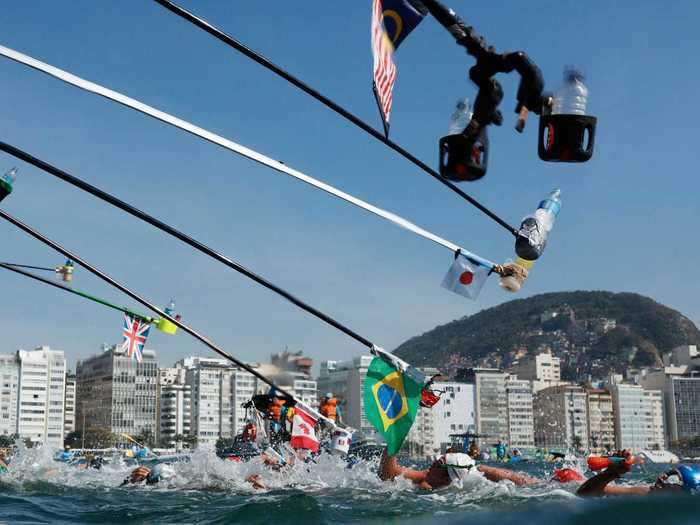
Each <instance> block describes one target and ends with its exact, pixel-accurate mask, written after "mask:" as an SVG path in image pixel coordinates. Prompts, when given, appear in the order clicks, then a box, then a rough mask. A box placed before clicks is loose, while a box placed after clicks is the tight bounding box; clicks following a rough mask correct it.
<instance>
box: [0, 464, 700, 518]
mask: <svg viewBox="0 0 700 525" xmlns="http://www.w3.org/2000/svg"><path fill="white" fill-rule="evenodd" d="M174 468H175V472H176V476H175V477H174V478H173V479H171V480H169V481H167V482H166V483H161V484H159V485H156V486H150V487H126V488H120V487H119V484H120V483H121V481H122V480H123V479H124V478H125V477H126V476H127V474H128V473H129V472H130V471H131V468H130V467H127V466H125V465H117V464H115V465H109V466H105V467H103V468H102V470H99V471H95V470H90V471H86V470H79V469H76V468H75V467H72V466H69V465H66V464H61V463H56V462H54V461H53V460H52V458H51V452H50V451H48V450H28V451H22V452H21V453H20V455H19V456H18V457H16V458H15V459H14V461H13V463H12V465H11V470H10V472H8V473H5V474H2V475H0V522H1V523H32V524H33V523H52V524H54V523H55V524H63V523H65V524H79V523H130V524H133V523H215V524H218V523H222V524H223V523H246V524H258V523H259V524H263V523H265V524H267V523H273V524H279V525H283V524H297V523H299V524H314V523H326V524H332V525H337V524H344V523H377V524H379V523H391V524H394V523H395V524H399V523H402V524H403V523H408V524H423V523H425V524H427V523H444V524H462V523H464V524H498V525H509V524H518V525H528V524H533V525H534V524H537V525H540V524H556V525H574V524H575V525H579V524H593V525H627V524H630V525H643V524H648V523H665V524H678V525H686V524H687V525H690V524H695V525H697V524H698V523H700V499H697V497H693V496H683V495H681V496H673V497H665V496H653V497H651V496H650V497H636V498H607V499H599V500H583V499H580V498H578V497H577V496H576V495H575V494H574V492H575V489H576V487H575V486H573V485H568V486H567V485H561V484H558V483H554V482H547V481H543V483H542V484H541V485H538V486H533V487H528V488H522V487H515V486H513V485H512V484H510V483H507V482H502V483H491V482H489V481H486V480H483V479H476V480H473V481H472V482H470V483H469V484H466V485H465V487H464V488H463V489H456V488H449V489H446V490H442V491H437V492H434V493H429V492H424V491H420V490H417V489H415V488H414V487H413V486H412V485H411V484H410V483H408V482H406V481H405V480H402V481H397V482H393V483H383V482H381V481H380V480H379V479H378V478H377V476H376V462H363V463H360V464H357V465H355V466H354V467H353V468H352V469H348V468H347V467H346V464H345V463H344V462H343V461H341V460H340V459H338V458H336V457H332V456H323V457H321V458H319V461H318V462H317V463H316V464H298V465H295V466H293V467H291V468H290V469H288V470H286V471H284V472H272V471H270V470H268V469H267V468H265V467H264V466H263V465H261V464H260V463H259V462H258V461H257V460H254V461H251V462H249V463H244V464H241V463H232V462H228V461H223V460H220V459H218V458H217V457H216V456H215V455H214V454H212V453H207V452H197V453H196V454H195V455H194V456H193V459H192V461H191V462H189V463H180V464H176V465H175V466H174ZM553 468H554V467H553V466H552V465H550V464H545V463H536V464H533V463H529V464H521V465H519V467H518V470H524V471H527V472H528V473H530V474H532V475H534V476H537V477H540V478H542V479H543V480H546V479H548V478H549V477H550V475H551V472H552V469H553ZM663 470H664V467H661V466H644V467H642V468H638V469H637V470H636V471H635V472H634V473H632V474H631V475H629V476H628V478H629V479H627V480H626V482H629V483H632V484H635V483H643V482H650V481H653V480H654V479H655V477H656V475H657V473H659V472H661V471H663ZM250 474H260V475H261V476H262V478H263V480H264V482H265V483H266V484H267V485H268V489H266V490H262V491H260V490H254V489H253V488H252V487H251V486H250V485H249V484H248V483H246V482H245V478H246V477H247V476H248V475H250Z"/></svg>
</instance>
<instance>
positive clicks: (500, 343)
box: [395, 291, 700, 379]
mask: <svg viewBox="0 0 700 525" xmlns="http://www.w3.org/2000/svg"><path fill="white" fill-rule="evenodd" d="M683 344H698V345H700V330H698V328H697V326H695V324H694V323H693V322H692V321H691V320H690V319H688V318H687V317H685V316H684V315H682V314H681V313H680V312H678V311H676V310H673V309H672V308H669V307H667V306H664V305H662V304H659V303H657V302H656V301H654V300H653V299H650V298H649V297H644V296H642V295H638V294H634V293H613V292H605V291H575V292H556V293H547V294H541V295H536V296H533V297H529V298H527V299H517V300H515V301H509V302H507V303H503V304H500V305H498V306H495V307H493V308H488V309H486V310H482V311H480V312H478V313H476V314H474V315H471V316H466V317H463V318H462V319H458V320H455V321H452V322H450V323H447V324H445V325H441V326H438V327H436V328H434V329H433V330H430V331H429V332H426V333H425V334H423V335H420V336H416V337H413V338H411V339H409V340H408V341H406V342H405V343H403V344H401V345H400V346H399V347H398V348H397V349H396V350H395V353H396V354H397V355H398V356H399V357H401V358H402V359H405V360H407V361H408V362H410V363H412V364H414V365H416V366H435V367H437V368H439V369H441V370H442V371H443V372H445V373H450V374H453V373H454V372H455V371H456V370H457V369H459V368H462V367H467V366H492V367H502V368H505V367H508V366H510V365H511V364H512V363H513V362H514V361H516V360H517V359H520V358H522V357H524V356H525V355H528V354H532V353H536V352H538V351H541V350H547V349H549V350H551V351H552V353H553V354H554V355H557V356H559V357H561V358H562V374H563V375H564V376H565V377H564V378H565V379H580V378H582V377H584V376H587V375H588V374H590V375H592V376H593V377H604V376H605V375H607V373H608V372H609V371H610V370H615V371H619V372H622V371H624V370H625V369H626V368H629V367H638V366H648V365H653V364H660V363H661V354H662V353H664V352H668V351H670V350H671V349H673V348H675V347H676V346H679V345H683Z"/></svg>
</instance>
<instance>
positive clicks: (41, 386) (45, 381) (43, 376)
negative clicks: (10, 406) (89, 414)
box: [17, 346, 66, 447]
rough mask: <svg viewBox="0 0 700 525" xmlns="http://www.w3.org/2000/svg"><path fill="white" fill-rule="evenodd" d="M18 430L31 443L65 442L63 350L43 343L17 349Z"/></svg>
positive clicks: (64, 361) (55, 445) (60, 444)
mask: <svg viewBox="0 0 700 525" xmlns="http://www.w3.org/2000/svg"><path fill="white" fill-rule="evenodd" d="M17 359H18V360H19V382H18V388H19V395H18V407H17V434H19V436H20V437H21V438H25V439H29V440H30V441H31V442H32V443H43V444H46V445H50V446H52V447H62V446H63V416H64V413H63V406H64V395H65V392H64V389H65V383H66V358H65V356H64V354H63V352H62V351H60V350H52V349H51V348H49V347H48V346H40V347H39V348H37V349H36V350H31V351H26V350H18V351H17Z"/></svg>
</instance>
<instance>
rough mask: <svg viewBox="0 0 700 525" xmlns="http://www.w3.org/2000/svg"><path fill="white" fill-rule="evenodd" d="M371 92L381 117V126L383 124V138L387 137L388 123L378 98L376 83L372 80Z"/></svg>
mask: <svg viewBox="0 0 700 525" xmlns="http://www.w3.org/2000/svg"><path fill="white" fill-rule="evenodd" d="M372 93H374V101H375V102H376V103H377V109H378V110H379V116H380V117H382V126H384V138H386V139H388V138H389V123H388V122H387V121H386V115H385V114H384V109H383V108H382V102H381V100H380V99H379V92H378V91H377V83H376V82H372Z"/></svg>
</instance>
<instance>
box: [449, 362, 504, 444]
mask: <svg viewBox="0 0 700 525" xmlns="http://www.w3.org/2000/svg"><path fill="white" fill-rule="evenodd" d="M507 378H508V374H507V373H505V372H502V371H500V370H498V369H495V368H470V369H467V370H464V371H463V373H462V374H461V375H460V379H463V380H464V381H465V382H466V383H470V384H473V385H474V392H475V394H474V399H475V402H474V419H475V425H476V432H477V434H484V435H488V436H489V438H488V442H493V441H494V440H500V441H504V442H506V443H507V442H508V396H507V394H506V380H507ZM483 443H484V442H483V441H482V443H480V444H483Z"/></svg>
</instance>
